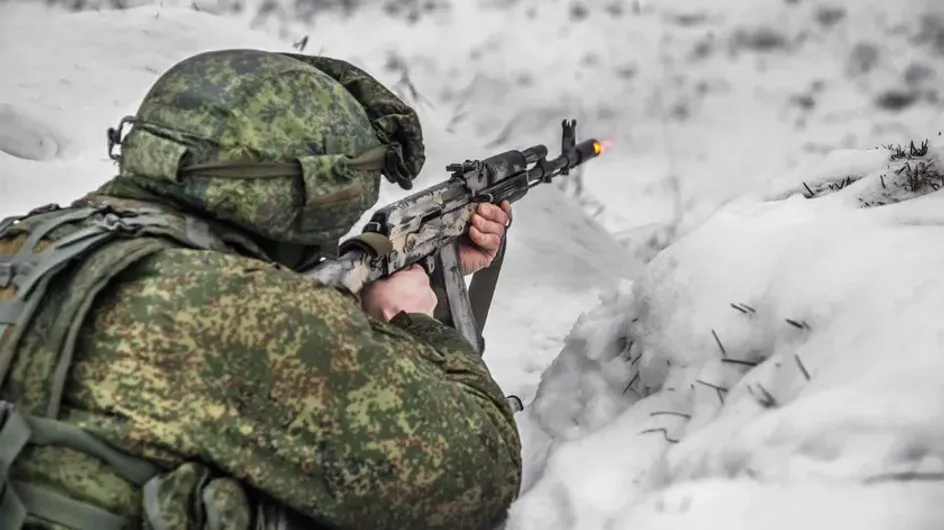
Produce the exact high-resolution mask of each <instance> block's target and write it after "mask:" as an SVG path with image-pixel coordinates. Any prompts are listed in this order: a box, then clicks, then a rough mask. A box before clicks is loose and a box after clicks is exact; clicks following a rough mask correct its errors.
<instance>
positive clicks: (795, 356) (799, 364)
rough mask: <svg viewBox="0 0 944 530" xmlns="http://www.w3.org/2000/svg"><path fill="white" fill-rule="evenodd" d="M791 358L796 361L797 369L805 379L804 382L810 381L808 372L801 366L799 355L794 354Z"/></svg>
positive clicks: (801, 361)
mask: <svg viewBox="0 0 944 530" xmlns="http://www.w3.org/2000/svg"><path fill="white" fill-rule="evenodd" d="M793 358H794V359H795V360H796V363H797V368H799V369H800V373H802V374H803V377H805V378H806V380H807V381H809V380H810V379H811V378H810V372H808V371H807V369H806V367H805V366H803V360H802V359H800V355H799V354H794V355H793Z"/></svg>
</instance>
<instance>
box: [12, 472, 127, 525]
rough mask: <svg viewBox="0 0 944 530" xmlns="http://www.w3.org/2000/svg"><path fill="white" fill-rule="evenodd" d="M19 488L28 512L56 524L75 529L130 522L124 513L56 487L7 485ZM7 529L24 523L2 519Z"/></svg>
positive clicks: (13, 483) (18, 490) (14, 488)
mask: <svg viewBox="0 0 944 530" xmlns="http://www.w3.org/2000/svg"><path fill="white" fill-rule="evenodd" d="M7 488H9V489H11V491H15V492H16V493H17V494H18V495H19V497H20V501H21V502H22V503H23V508H24V509H25V511H26V513H28V514H29V515H32V516H34V517H38V518H40V519H45V520H47V521H50V522H52V523H55V524H59V525H62V526H65V527H66V528H72V529H74V530H123V529H124V528H125V523H126V522H127V521H126V519H125V518H124V517H121V516H119V515H115V514H113V513H111V512H109V511H107V510H103V509H101V508H99V507H97V506H94V505H92V504H88V503H85V502H81V501H77V500H75V499H70V498H69V497H66V496H65V495H60V494H59V493H56V492H54V491H52V490H49V489H46V488H41V487H38V486H32V485H30V484H26V483H23V482H17V481H13V482H10V483H9V484H8V485H7ZM0 527H2V528H3V530H20V528H21V527H16V526H7V525H6V521H2V520H0Z"/></svg>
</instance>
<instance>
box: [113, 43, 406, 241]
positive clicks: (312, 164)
mask: <svg viewBox="0 0 944 530" xmlns="http://www.w3.org/2000/svg"><path fill="white" fill-rule="evenodd" d="M124 121H129V122H130V123H131V129H130V131H129V132H128V134H127V136H125V137H124V138H123V139H122V138H121V128H122V127H121V126H119V127H118V130H117V131H116V130H115V129H111V130H109V140H110V142H109V152H111V151H112V149H113V147H114V145H113V144H116V143H120V144H121V153H120V155H113V157H114V158H115V159H116V160H118V161H119V168H120V171H119V175H118V176H117V177H116V179H115V180H114V182H116V183H121V182H125V183H131V184H133V185H135V186H137V187H139V188H143V189H144V190H146V192H147V193H149V194H151V195H154V196H157V197H159V198H160V199H162V200H169V201H170V202H173V203H174V204H176V205H178V206H180V207H182V208H184V209H186V210H188V211H190V212H193V213H196V214H197V215H206V216H209V217H211V218H215V219H218V220H222V221H226V222H229V223H231V224H234V225H236V226H238V227H240V228H242V229H245V230H248V231H249V232H252V233H254V234H256V235H257V236H261V237H262V238H263V239H265V240H269V241H273V242H276V243H287V244H294V245H305V246H309V245H312V246H314V245H317V246H320V247H322V248H323V249H325V250H326V251H327V252H328V253H330V252H331V251H332V250H331V249H332V248H335V247H336V245H337V241H338V239H339V238H340V237H341V236H342V235H344V234H345V233H346V232H347V231H348V230H350V228H351V226H353V224H354V223H355V222H356V221H357V219H358V218H359V217H360V216H361V215H362V214H363V213H364V212H365V211H367V209H369V208H370V207H371V206H372V205H373V204H374V203H375V202H376V201H377V196H378V188H379V184H380V178H379V177H380V175H381V173H382V174H384V175H385V176H386V177H387V178H388V179H389V180H391V181H392V182H397V183H399V184H400V185H401V186H402V187H404V188H407V189H409V187H410V181H411V180H412V179H413V178H415V177H416V175H417V174H418V173H419V171H420V169H421V168H422V166H423V162H424V160H425V156H424V149H423V138H422V131H421V129H420V125H419V121H418V119H417V116H416V113H415V112H414V111H413V109H411V108H410V107H409V106H407V105H406V104H405V103H403V102H402V101H401V100H400V99H398V98H397V97H396V96H395V95H393V94H392V93H391V92H390V91H388V90H387V89H386V88H384V87H383V86H382V85H381V84H380V83H379V82H378V81H377V80H375V79H374V78H373V77H371V76H369V75H368V74H366V73H365V72H363V71H361V70H359V69H358V68H356V67H354V66H352V65H350V64H349V63H346V62H344V61H340V60H336V59H330V58H326V57H312V56H305V55H296V54H285V53H274V52H264V51H257V50H224V51H215V52H209V53H203V54H200V55H196V56H193V57H190V58H188V59H185V60H184V61H182V62H180V63H178V64H177V65H175V66H173V67H172V68H171V69H170V70H169V71H167V72H166V73H165V74H164V75H163V76H161V77H160V78H159V79H158V80H157V82H156V83H155V84H154V86H153V87H152V88H151V90H150V91H149V92H148V94H147V96H145V98H144V100H143V102H142V103H141V106H140V108H139V109H138V112H137V115H136V116H134V117H129V118H126V119H125V120H123V122H124Z"/></svg>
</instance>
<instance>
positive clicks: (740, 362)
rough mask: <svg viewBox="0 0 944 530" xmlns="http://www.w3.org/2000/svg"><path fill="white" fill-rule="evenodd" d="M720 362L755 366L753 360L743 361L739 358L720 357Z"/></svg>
mask: <svg viewBox="0 0 944 530" xmlns="http://www.w3.org/2000/svg"><path fill="white" fill-rule="evenodd" d="M721 362H723V363H728V364H740V365H743V366H757V363H755V362H753V361H744V360H741V359H721Z"/></svg>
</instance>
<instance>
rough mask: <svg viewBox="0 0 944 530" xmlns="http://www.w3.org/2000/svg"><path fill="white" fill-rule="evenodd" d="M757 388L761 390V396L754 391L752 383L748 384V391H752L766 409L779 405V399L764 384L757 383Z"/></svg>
mask: <svg viewBox="0 0 944 530" xmlns="http://www.w3.org/2000/svg"><path fill="white" fill-rule="evenodd" d="M757 390H759V391H760V394H761V395H760V396H758V395H757V394H755V393H754V388H753V387H751V386H750V385H748V386H747V391H748V392H750V393H751V395H752V396H754V398H755V399H756V400H757V402H758V403H760V405H761V406H762V407H764V408H765V409H770V408H774V407H776V406H777V400H776V399H774V397H773V396H772V395H771V394H770V392H768V391H767V389H766V388H764V385H762V384H760V383H757Z"/></svg>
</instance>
